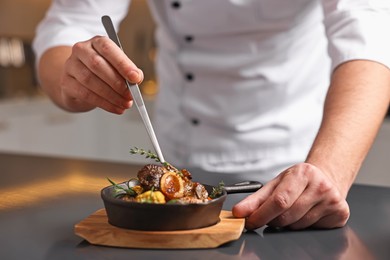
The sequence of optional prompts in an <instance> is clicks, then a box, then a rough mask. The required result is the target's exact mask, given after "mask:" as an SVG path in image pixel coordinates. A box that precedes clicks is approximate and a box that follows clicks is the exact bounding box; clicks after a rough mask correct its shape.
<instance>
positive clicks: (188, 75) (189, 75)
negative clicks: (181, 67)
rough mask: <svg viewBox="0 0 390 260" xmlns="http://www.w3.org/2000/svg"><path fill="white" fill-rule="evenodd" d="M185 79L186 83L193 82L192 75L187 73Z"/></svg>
mask: <svg viewBox="0 0 390 260" xmlns="http://www.w3.org/2000/svg"><path fill="white" fill-rule="evenodd" d="M186 79H187V80H188V81H193V80H194V75H193V74H192V73H187V74H186Z"/></svg>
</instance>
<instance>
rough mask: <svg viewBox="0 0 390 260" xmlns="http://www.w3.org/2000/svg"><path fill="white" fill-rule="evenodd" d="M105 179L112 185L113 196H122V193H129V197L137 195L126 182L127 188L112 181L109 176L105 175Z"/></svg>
mask: <svg viewBox="0 0 390 260" xmlns="http://www.w3.org/2000/svg"><path fill="white" fill-rule="evenodd" d="M107 180H108V181H109V182H110V183H111V184H112V185H113V186H114V190H115V197H118V196H122V195H129V196H131V197H135V196H137V192H135V191H134V190H133V189H132V188H131V187H130V186H129V184H128V182H127V184H126V186H127V188H124V187H122V186H120V185H119V184H117V183H115V182H114V181H112V180H111V179H110V178H108V177H107Z"/></svg>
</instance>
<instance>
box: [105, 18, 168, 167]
mask: <svg viewBox="0 0 390 260" xmlns="http://www.w3.org/2000/svg"><path fill="white" fill-rule="evenodd" d="M102 23H103V26H104V28H105V29H106V32H107V34H108V37H109V38H110V39H111V40H112V41H113V42H115V43H116V45H118V47H119V48H121V49H122V50H123V48H122V45H121V43H120V41H119V38H118V34H117V33H116V31H115V28H114V25H113V24H112V21H111V18H110V17H109V16H107V15H105V16H103V17H102ZM126 85H127V87H128V88H129V90H130V93H131V95H132V96H133V100H134V103H135V105H136V107H137V109H138V112H139V113H140V115H141V118H142V121H143V122H144V125H145V127H146V131H147V132H148V135H149V137H150V140H151V141H152V144H153V147H154V149H155V151H156V153H157V156H158V158H159V160H160V162H162V163H164V162H165V160H164V157H163V155H162V152H161V148H160V145H159V144H158V141H157V137H156V134H155V133H154V130H153V126H152V123H151V122H150V118H149V115H148V112H147V110H146V107H145V103H144V100H143V98H142V95H141V91H140V90H139V87H138V84H131V83H130V82H128V81H127V80H126Z"/></svg>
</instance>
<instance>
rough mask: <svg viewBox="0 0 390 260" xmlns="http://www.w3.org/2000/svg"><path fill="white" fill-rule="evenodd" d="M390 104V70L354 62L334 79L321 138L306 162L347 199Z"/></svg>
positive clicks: (342, 67)
mask: <svg viewBox="0 0 390 260" xmlns="http://www.w3.org/2000/svg"><path fill="white" fill-rule="evenodd" d="M389 102H390V70H389V69H388V68H387V67H385V66H383V65H381V64H379V63H375V62H370V61H351V62H347V63H344V64H342V65H340V66H339V67H338V68H337V69H336V70H335V71H334V74H333V76H332V81H331V86H330V88H329V91H328V94H327V98H326V101H325V107H324V116H323V120H322V124H321V127H320V130H319V132H318V135H317V137H316V139H315V141H314V144H313V146H312V149H311V151H310V153H309V155H308V157H307V160H306V162H308V163H311V164H313V165H315V166H317V167H319V168H320V169H322V170H323V171H324V172H325V173H326V174H328V175H329V176H330V177H331V178H332V179H333V180H334V182H335V184H336V185H337V186H338V187H339V189H340V191H341V192H342V194H343V195H345V196H346V194H347V191H348V189H349V187H350V186H351V185H352V183H353V180H354V179H355V177H356V174H357V173H358V171H359V169H360V166H361V164H362V162H363V160H364V158H365V156H366V154H367V153H368V151H369V149H370V147H371V145H372V143H373V141H374V139H375V136H376V134H377V132H378V129H379V127H380V125H381V123H382V121H383V118H384V115H385V113H386V111H387V107H388V106H389Z"/></svg>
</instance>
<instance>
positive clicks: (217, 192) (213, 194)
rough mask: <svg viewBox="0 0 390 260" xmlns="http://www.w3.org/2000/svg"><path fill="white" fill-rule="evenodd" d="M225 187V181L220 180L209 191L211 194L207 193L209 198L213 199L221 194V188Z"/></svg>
mask: <svg viewBox="0 0 390 260" xmlns="http://www.w3.org/2000/svg"><path fill="white" fill-rule="evenodd" d="M224 189H225V183H224V182H223V181H221V182H220V183H219V184H218V186H216V187H213V190H212V191H211V194H210V195H209V197H210V198H212V199H215V198H217V197H219V196H221V195H222V193H223V190H224Z"/></svg>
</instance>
